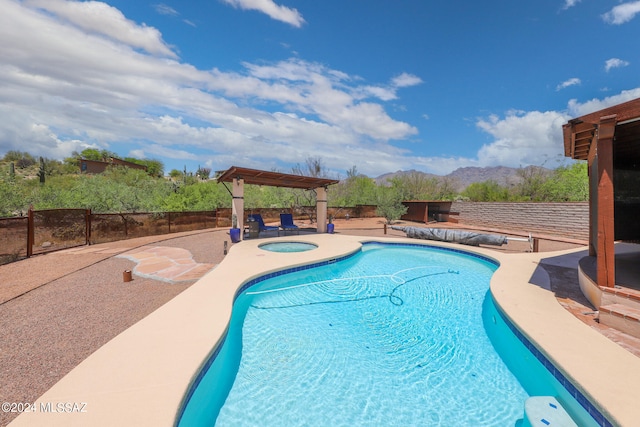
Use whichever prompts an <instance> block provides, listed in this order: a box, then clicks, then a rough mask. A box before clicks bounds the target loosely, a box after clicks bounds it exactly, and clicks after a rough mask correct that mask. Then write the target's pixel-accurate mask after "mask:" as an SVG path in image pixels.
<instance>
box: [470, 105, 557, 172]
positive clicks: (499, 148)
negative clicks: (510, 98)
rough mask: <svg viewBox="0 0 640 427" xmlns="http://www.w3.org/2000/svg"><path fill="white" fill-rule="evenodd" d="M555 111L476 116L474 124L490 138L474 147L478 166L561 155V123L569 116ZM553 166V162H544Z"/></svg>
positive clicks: (540, 162) (519, 163) (525, 162)
mask: <svg viewBox="0 0 640 427" xmlns="http://www.w3.org/2000/svg"><path fill="white" fill-rule="evenodd" d="M569 119H570V117H569V116H568V115H566V114H563V113H559V112H557V111H546V112H540V111H528V112H522V111H511V112H509V113H507V114H506V116H505V117H504V118H500V117H498V116H496V115H492V116H490V117H489V118H488V119H480V120H478V122H477V123H476V125H477V126H478V127H479V128H480V129H481V130H482V131H484V132H486V133H488V134H489V135H491V136H493V138H494V141H493V142H492V143H490V144H486V145H484V146H483V147H482V148H481V149H480V150H479V151H478V164H479V165H481V166H497V165H502V166H511V167H519V166H528V165H537V166H541V165H543V164H545V163H546V162H548V161H549V160H550V159H553V158H557V157H560V156H562V155H563V147H564V146H563V143H562V124H563V123H565V122H566V121H567V120H569ZM547 166H554V165H547Z"/></svg>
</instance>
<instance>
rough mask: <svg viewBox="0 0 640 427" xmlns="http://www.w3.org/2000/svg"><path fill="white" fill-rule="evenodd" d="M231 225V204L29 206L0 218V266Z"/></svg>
mask: <svg viewBox="0 0 640 427" xmlns="http://www.w3.org/2000/svg"><path fill="white" fill-rule="evenodd" d="M307 211H309V212H311V211H313V212H315V206H309V207H302V208H298V209H294V210H291V209H278V208H262V209H261V208H258V209H246V212H247V213H260V214H262V215H263V217H264V218H265V221H279V220H280V213H282V212H287V213H289V212H292V213H294V216H295V217H296V218H304V217H305V215H306V213H305V212H307ZM328 213H329V215H332V216H333V217H334V218H341V217H345V216H347V215H348V216H351V217H352V218H357V217H369V216H375V206H369V205H358V206H355V207H345V208H331V207H330V208H329V210H328ZM216 227H231V208H220V209H216V210H211V211H197V212H140V213H117V214H103V213H93V212H91V209H47V210H29V212H28V214H27V216H23V217H12V218H0V265H2V264H7V263H10V262H13V261H18V260H20V259H24V258H28V257H30V256H32V255H36V254H43V253H47V252H53V251H57V250H61V249H66V248H71V247H75V246H83V245H90V244H96V243H106V242H113V241H116V240H125V239H132V238H135V237H145V236H155V235H160V234H169V233H178V232H181V231H192V230H203V229H206V228H216Z"/></svg>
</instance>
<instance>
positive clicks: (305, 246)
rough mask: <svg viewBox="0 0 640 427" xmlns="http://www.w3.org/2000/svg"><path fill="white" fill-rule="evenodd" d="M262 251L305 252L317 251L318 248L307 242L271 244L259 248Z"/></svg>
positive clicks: (264, 244)
mask: <svg viewBox="0 0 640 427" xmlns="http://www.w3.org/2000/svg"><path fill="white" fill-rule="evenodd" d="M258 247H259V248H260V249H262V250H265V251H270V252H287V253H290V252H305V251H310V250H312V249H316V248H317V247H318V246H317V245H314V244H313V243H306V242H271V243H263V244H262V245H260V246H258Z"/></svg>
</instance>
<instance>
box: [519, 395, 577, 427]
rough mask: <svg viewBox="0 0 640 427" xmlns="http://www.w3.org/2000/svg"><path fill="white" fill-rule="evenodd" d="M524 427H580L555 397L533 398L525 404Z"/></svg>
mask: <svg viewBox="0 0 640 427" xmlns="http://www.w3.org/2000/svg"><path fill="white" fill-rule="evenodd" d="M522 427H578V425H577V424H576V423H575V422H574V421H573V419H572V418H571V416H570V415H569V414H567V411H565V410H564V408H563V407H562V405H561V404H560V402H558V401H557V400H556V398H555V397H553V396H533V397H530V398H528V399H527V400H526V401H525V402H524V422H523V424H522Z"/></svg>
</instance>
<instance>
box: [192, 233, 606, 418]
mask: <svg viewBox="0 0 640 427" xmlns="http://www.w3.org/2000/svg"><path fill="white" fill-rule="evenodd" d="M496 268H497V266H496V265H495V264H494V263H492V262H490V261H489V260H487V259H483V258H480V257H475V256H469V255H465V254H462V253H460V252H458V251H445V250H442V249H436V248H424V247H420V248H418V247H415V246H411V247H410V246H400V245H382V244H368V245H365V246H364V248H363V250H362V251H361V252H360V253H358V254H356V255H355V256H352V257H349V258H347V259H345V260H342V261H339V262H336V263H333V264H327V265H323V266H320V267H316V268H312V269H308V270H303V271H296V272H292V273H287V274H283V275H280V276H277V277H272V278H269V279H267V280H263V281H260V282H259V283H257V284H255V285H254V286H252V287H250V288H249V289H247V290H246V291H245V292H243V293H241V294H240V295H239V296H238V297H237V299H236V302H235V305H234V312H233V316H232V319H231V324H230V327H229V332H228V335H227V337H226V341H225V343H224V345H223V346H222V347H221V348H220V350H219V352H218V353H217V355H216V358H215V360H214V361H213V363H212V364H211V365H210V366H209V367H208V370H207V371H206V373H204V375H203V376H202V377H201V379H200V381H199V383H198V384H197V387H196V388H195V389H194V390H192V394H191V396H190V398H189V401H188V403H187V405H186V407H185V408H184V411H183V414H182V417H181V419H180V424H179V425H181V426H199V425H202V426H204V425H214V424H215V425H218V426H238V425H242V426H285V425H286V426H303V425H309V426H325V425H326V426H339V425H344V426H354V425H372V426H378V425H385V426H394V425H397V426H413V425H421V426H443V427H444V426H446V427H449V426H501V427H502V426H519V425H521V422H522V420H521V419H522V417H523V408H524V401H525V400H526V399H527V397H529V396H530V395H551V396H556V397H557V398H558V400H559V401H560V402H562V404H563V405H564V406H565V407H566V408H567V410H568V412H569V413H570V414H571V415H572V416H573V417H574V419H576V421H579V423H578V424H579V425H580V426H585V427H587V426H592V425H593V426H595V425H597V424H596V423H595V421H594V420H593V419H592V418H591V417H590V416H589V415H588V414H587V412H586V411H585V410H584V409H583V408H582V406H580V404H578V403H577V401H576V400H575V399H574V398H573V397H572V396H571V395H570V393H569V392H567V391H566V390H565V388H564V387H562V385H561V384H560V382H559V381H558V380H557V379H556V378H554V377H553V375H551V374H550V372H549V370H548V369H547V368H545V367H544V366H543V364H542V363H540V361H539V360H538V359H537V358H536V357H534V356H533V355H532V353H531V352H530V351H529V350H528V349H527V348H526V347H525V345H524V344H523V343H522V342H521V341H520V340H518V338H516V336H515V335H514V334H513V333H512V332H511V330H510V329H509V327H508V326H507V324H505V322H504V319H503V317H502V315H501V314H500V312H499V311H498V310H497V309H496V307H495V305H494V304H493V301H492V299H491V297H490V294H489V292H488V289H489V280H490V278H491V276H492V274H493V272H494V271H495V269H496ZM496 350H497V351H496Z"/></svg>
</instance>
